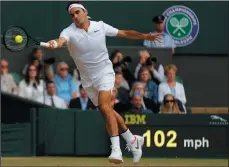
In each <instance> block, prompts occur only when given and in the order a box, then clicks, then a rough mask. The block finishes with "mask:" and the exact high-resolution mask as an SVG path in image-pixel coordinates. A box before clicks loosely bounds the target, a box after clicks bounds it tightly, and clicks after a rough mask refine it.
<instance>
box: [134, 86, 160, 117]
mask: <svg viewBox="0 0 229 167" xmlns="http://www.w3.org/2000/svg"><path fill="white" fill-rule="evenodd" d="M145 86H146V85H145V83H143V82H135V83H134V84H133V86H132V89H131V91H130V97H132V96H133V95H134V93H140V94H141V95H142V96H143V99H142V105H143V106H145V108H147V109H149V110H151V111H152V112H154V113H158V111H159V109H158V105H157V104H156V103H155V102H154V101H152V100H151V99H149V98H147V97H145V95H146V87H145Z"/></svg>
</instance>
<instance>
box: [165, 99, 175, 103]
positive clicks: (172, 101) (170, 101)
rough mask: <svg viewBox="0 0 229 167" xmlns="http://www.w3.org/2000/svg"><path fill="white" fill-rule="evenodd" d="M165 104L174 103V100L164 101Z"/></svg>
mask: <svg viewBox="0 0 229 167" xmlns="http://www.w3.org/2000/svg"><path fill="white" fill-rule="evenodd" d="M165 102H166V103H174V100H165Z"/></svg>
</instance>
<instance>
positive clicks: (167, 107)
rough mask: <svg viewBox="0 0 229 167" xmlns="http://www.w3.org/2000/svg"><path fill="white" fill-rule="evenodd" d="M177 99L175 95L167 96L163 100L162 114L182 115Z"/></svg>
mask: <svg viewBox="0 0 229 167" xmlns="http://www.w3.org/2000/svg"><path fill="white" fill-rule="evenodd" d="M181 113H182V112H180V110H179V107H178V104H177V101H176V99H175V98H174V96H173V95H171V94H167V95H165V97H164V99H163V104H162V106H161V110H160V114H181Z"/></svg>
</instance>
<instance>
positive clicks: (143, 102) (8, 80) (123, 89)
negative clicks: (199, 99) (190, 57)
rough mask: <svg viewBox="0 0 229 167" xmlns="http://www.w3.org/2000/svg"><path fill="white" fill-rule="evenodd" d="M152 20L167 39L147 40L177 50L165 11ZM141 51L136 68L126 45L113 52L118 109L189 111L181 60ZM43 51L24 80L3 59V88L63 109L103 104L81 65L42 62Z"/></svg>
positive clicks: (25, 72) (38, 52) (34, 55)
mask: <svg viewBox="0 0 229 167" xmlns="http://www.w3.org/2000/svg"><path fill="white" fill-rule="evenodd" d="M152 21H153V23H154V25H155V30H156V31H154V32H151V33H162V42H161V43H158V42H156V43H155V42H152V41H147V40H145V41H143V45H144V46H145V47H157V48H162V47H164V48H165V47H167V48H172V54H174V52H175V50H174V48H175V45H174V42H173V40H172V39H171V37H170V36H169V35H168V34H166V33H164V32H163V30H164V24H163V21H164V16H161V15H160V16H155V17H154V18H153V19H152ZM138 54H139V62H138V64H137V66H136V67H135V70H134V71H132V70H131V69H130V67H129V65H130V63H131V58H130V57H128V56H126V57H124V55H123V53H122V51H120V50H115V51H113V52H112V53H111V55H110V60H111V62H112V64H113V68H114V71H115V84H114V88H113V90H112V99H111V101H112V106H113V108H114V110H115V111H117V112H119V113H122V112H131V113H161V114H164V113H175V114H178V113H187V112H186V107H185V104H186V95H185V90H184V86H183V82H182V80H180V79H179V77H178V76H177V75H176V74H177V70H178V69H177V67H176V65H174V64H167V65H166V64H161V63H160V62H159V61H157V59H156V57H152V56H151V55H150V54H149V52H148V51H147V50H140V51H139V53H138ZM42 57H43V52H42V50H41V49H39V48H35V49H34V50H33V52H32V56H31V61H30V63H29V64H27V65H25V67H24V69H23V71H22V75H23V79H22V80H20V82H19V81H18V83H17V82H15V76H14V77H13V76H12V75H11V74H10V73H9V72H8V62H7V61H6V60H1V90H2V91H4V92H8V93H11V94H14V95H18V96H20V97H22V98H26V99H29V100H33V101H36V102H39V103H44V104H46V105H49V106H52V107H56V108H61V109H67V108H78V109H81V110H83V111H85V110H90V109H97V108H96V107H95V106H94V105H93V103H92V102H91V100H90V99H89V98H88V96H87V93H86V91H85V90H84V88H83V87H82V85H81V81H80V73H79V71H78V70H77V69H74V70H73V72H72V74H71V73H70V69H69V66H68V64H67V63H65V62H59V63H58V64H57V68H56V72H54V68H53V63H54V60H53V59H49V60H46V61H44V64H42V61H41V59H42Z"/></svg>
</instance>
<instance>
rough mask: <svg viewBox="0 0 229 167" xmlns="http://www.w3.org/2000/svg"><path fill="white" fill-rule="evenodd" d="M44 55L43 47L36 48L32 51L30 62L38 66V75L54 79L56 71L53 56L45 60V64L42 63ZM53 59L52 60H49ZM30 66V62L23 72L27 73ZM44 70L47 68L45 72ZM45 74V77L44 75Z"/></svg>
mask: <svg viewBox="0 0 229 167" xmlns="http://www.w3.org/2000/svg"><path fill="white" fill-rule="evenodd" d="M42 57H43V51H42V50H41V48H34V49H33V51H32V53H31V60H30V64H33V65H35V66H36V67H37V72H38V76H39V77H43V78H45V79H47V80H53V77H54V71H53V65H52V64H53V63H54V62H52V61H55V60H52V59H53V58H50V59H48V60H45V61H44V65H42ZM49 61H51V62H49ZM27 68H28V64H26V65H25V67H24V69H23V71H22V74H23V75H26V71H27ZM42 69H43V70H45V72H44V73H43V71H42ZM44 76H45V77H44Z"/></svg>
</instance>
